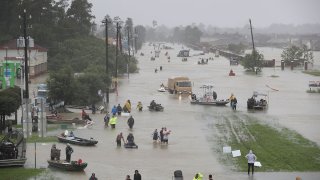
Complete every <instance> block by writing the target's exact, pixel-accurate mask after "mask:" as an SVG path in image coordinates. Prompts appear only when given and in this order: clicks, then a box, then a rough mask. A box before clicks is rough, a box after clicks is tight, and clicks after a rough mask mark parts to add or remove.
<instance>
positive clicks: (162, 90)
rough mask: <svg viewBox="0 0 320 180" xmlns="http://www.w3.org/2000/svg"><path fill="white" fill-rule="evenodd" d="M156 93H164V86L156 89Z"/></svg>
mask: <svg viewBox="0 0 320 180" xmlns="http://www.w3.org/2000/svg"><path fill="white" fill-rule="evenodd" d="M158 92H166V88H165V87H164V86H161V87H160V88H159V89H158Z"/></svg>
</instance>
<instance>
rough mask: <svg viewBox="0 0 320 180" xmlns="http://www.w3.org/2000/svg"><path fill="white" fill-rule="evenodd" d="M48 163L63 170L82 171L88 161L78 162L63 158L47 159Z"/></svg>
mask: <svg viewBox="0 0 320 180" xmlns="http://www.w3.org/2000/svg"><path fill="white" fill-rule="evenodd" d="M48 164H49V166H51V167H55V168H58V169H62V170H65V171H83V170H84V169H85V168H86V167H87V165H88V163H85V162H78V161H71V162H67V161H64V160H48Z"/></svg>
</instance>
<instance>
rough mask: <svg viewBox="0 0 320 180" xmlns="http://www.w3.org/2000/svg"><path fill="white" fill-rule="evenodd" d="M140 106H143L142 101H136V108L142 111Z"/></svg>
mask: <svg viewBox="0 0 320 180" xmlns="http://www.w3.org/2000/svg"><path fill="white" fill-rule="evenodd" d="M142 108H143V106H142V103H141V101H139V102H138V105H137V109H138V110H139V111H142Z"/></svg>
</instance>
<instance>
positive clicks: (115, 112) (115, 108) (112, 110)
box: [111, 105, 118, 116]
mask: <svg viewBox="0 0 320 180" xmlns="http://www.w3.org/2000/svg"><path fill="white" fill-rule="evenodd" d="M117 112H118V109H117V107H116V105H114V106H113V108H112V109H111V113H112V115H114V116H115V115H116V114H117Z"/></svg>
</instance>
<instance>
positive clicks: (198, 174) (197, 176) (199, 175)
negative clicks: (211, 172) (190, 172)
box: [193, 172, 203, 180]
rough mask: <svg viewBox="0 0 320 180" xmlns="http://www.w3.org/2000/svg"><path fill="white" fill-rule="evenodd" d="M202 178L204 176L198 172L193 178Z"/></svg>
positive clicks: (198, 179) (195, 179) (199, 179)
mask: <svg viewBox="0 0 320 180" xmlns="http://www.w3.org/2000/svg"><path fill="white" fill-rule="evenodd" d="M202 178H203V175H202V174H201V173H199V172H198V173H197V174H196V175H195V176H194V178H193V180H202Z"/></svg>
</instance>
